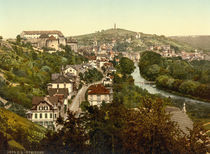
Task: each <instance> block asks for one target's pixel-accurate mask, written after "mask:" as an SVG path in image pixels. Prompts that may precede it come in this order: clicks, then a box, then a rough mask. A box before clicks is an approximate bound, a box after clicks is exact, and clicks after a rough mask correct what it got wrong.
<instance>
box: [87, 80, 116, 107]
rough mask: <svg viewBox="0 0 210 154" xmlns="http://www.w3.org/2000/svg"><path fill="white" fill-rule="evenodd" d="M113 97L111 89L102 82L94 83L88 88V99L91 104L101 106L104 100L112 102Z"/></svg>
mask: <svg viewBox="0 0 210 154" xmlns="http://www.w3.org/2000/svg"><path fill="white" fill-rule="evenodd" d="M112 99H113V96H112V93H111V90H110V89H107V88H105V87H104V86H103V85H102V84H98V85H92V86H90V87H89V88H88V101H89V103H90V105H91V106H94V105H97V106H101V105H102V103H103V102H105V103H111V102H112Z"/></svg>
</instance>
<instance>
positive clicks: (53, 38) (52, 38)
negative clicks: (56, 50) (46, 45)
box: [47, 35, 57, 41]
mask: <svg viewBox="0 0 210 154" xmlns="http://www.w3.org/2000/svg"><path fill="white" fill-rule="evenodd" d="M47 40H50V41H54V40H57V39H56V38H55V37H54V36H53V35H51V36H50V37H49V38H48V39H47Z"/></svg>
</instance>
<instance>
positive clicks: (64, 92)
mask: <svg viewBox="0 0 210 154" xmlns="http://www.w3.org/2000/svg"><path fill="white" fill-rule="evenodd" d="M48 94H49V95H50V96H59V95H63V96H64V98H67V97H68V95H69V91H68V89H67V88H62V89H53V88H50V89H48Z"/></svg>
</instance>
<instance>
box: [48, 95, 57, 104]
mask: <svg viewBox="0 0 210 154" xmlns="http://www.w3.org/2000/svg"><path fill="white" fill-rule="evenodd" d="M47 98H48V100H49V101H50V103H52V104H53V105H55V104H58V102H59V97H58V96H50V97H47Z"/></svg>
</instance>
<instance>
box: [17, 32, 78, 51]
mask: <svg viewBox="0 0 210 154" xmlns="http://www.w3.org/2000/svg"><path fill="white" fill-rule="evenodd" d="M20 37H21V38H22V40H23V41H24V42H30V43H31V44H32V46H33V47H35V48H36V49H38V50H41V51H42V49H43V48H49V50H50V51H51V52H54V51H57V50H62V48H61V46H62V45H63V46H66V45H69V46H70V47H71V49H72V50H74V51H75V52H77V48H78V47H77V41H76V40H74V39H72V38H65V37H64V35H63V34H62V33H61V32H60V31H58V30H52V31H23V32H22V33H21V34H20Z"/></svg>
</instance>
